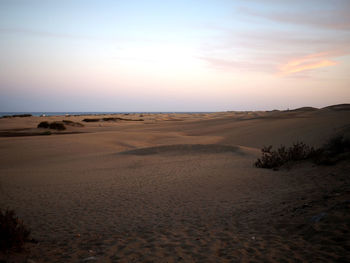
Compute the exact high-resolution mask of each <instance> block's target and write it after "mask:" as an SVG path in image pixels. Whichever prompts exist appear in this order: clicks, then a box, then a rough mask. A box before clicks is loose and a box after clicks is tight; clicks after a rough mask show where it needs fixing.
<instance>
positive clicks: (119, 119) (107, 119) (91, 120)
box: [83, 117, 143, 122]
mask: <svg viewBox="0 0 350 263" xmlns="http://www.w3.org/2000/svg"><path fill="white" fill-rule="evenodd" d="M83 121H85V122H99V121H143V119H124V118H118V117H106V118H88V119H83Z"/></svg>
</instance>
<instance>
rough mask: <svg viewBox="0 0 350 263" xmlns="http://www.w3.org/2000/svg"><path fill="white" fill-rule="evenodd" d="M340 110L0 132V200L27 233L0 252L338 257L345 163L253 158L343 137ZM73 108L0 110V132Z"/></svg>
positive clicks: (56, 258) (56, 257)
mask: <svg viewBox="0 0 350 263" xmlns="http://www.w3.org/2000/svg"><path fill="white" fill-rule="evenodd" d="M341 108H342V110H338V108H337V107H330V108H325V109H320V110H310V109H308V108H306V109H305V108H304V109H303V108H302V109H299V110H296V111H283V112H281V111H273V112H223V113H212V114H193V115H192V114H143V117H142V118H143V119H144V121H142V122H141V121H138V122H130V121H126V122H122V121H120V122H88V123H84V127H77V126H68V125H67V130H66V131H65V132H66V133H72V132H77V133H76V134H64V133H65V132H60V131H55V132H53V134H51V135H47V136H23V135H22V136H20V137H1V138H0V184H1V189H0V206H2V207H10V208H12V209H14V210H15V211H16V212H17V213H18V215H19V216H20V218H22V219H23V220H24V221H25V223H26V224H27V225H28V226H30V228H31V229H32V236H33V237H34V238H35V239H36V240H38V244H27V245H26V248H27V250H26V251H25V252H23V253H22V254H11V255H10V256H6V255H1V258H5V259H6V258H7V260H8V261H9V262H11V260H12V261H13V262H26V259H27V258H29V259H32V260H34V261H35V262H336V261H338V262H346V261H349V256H348V251H349V248H350V240H349V227H350V225H349V222H350V213H349V208H350V207H349V200H350V178H349V176H348V175H349V174H350V173H349V172H350V164H349V162H348V161H343V162H340V163H338V164H337V165H335V166H322V167H320V166H314V165H313V164H312V163H309V162H305V163H304V162H302V163H297V164H294V165H293V166H292V167H290V168H284V169H281V170H279V171H272V170H266V169H258V168H255V167H254V166H253V163H254V161H255V160H256V158H257V157H258V156H259V155H260V147H262V146H263V145H269V144H272V145H274V146H278V145H280V144H285V145H288V144H291V143H293V142H294V141H296V140H301V141H304V142H306V143H308V144H311V145H315V146H318V145H321V144H322V143H323V142H324V141H325V140H326V139H327V138H329V137H330V136H332V135H334V134H338V133H342V134H345V135H346V136H348V135H349V134H350V121H349V120H350V111H349V110H346V108H347V106H344V105H343V106H341ZM335 109H337V110H335ZM90 117H91V116H90ZM108 117H113V118H114V117H115V118H118V117H123V115H111V116H106V115H105V116H103V118H108ZM124 117H125V116H124ZM84 118H89V116H70V117H64V118H63V117H62V116H55V117H26V118H5V119H0V134H1V132H5V131H7V132H8V131H9V130H11V132H12V133H14V134H15V133H16V132H23V129H28V131H29V130H30V132H32V133H33V132H34V133H39V132H43V131H44V129H38V128H36V127H37V124H38V123H39V122H40V121H44V120H47V121H62V120H63V119H66V120H70V121H73V122H82V120H83V119H84ZM127 118H131V119H139V118H140V116H139V114H134V115H133V114H130V115H128V117H127ZM180 120H181V121H180ZM26 131H27V130H25V132H26ZM78 132H79V133H78ZM29 135H30V134H29ZM1 258H0V259H1Z"/></svg>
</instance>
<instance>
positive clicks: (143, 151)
mask: <svg viewBox="0 0 350 263" xmlns="http://www.w3.org/2000/svg"><path fill="white" fill-rule="evenodd" d="M227 152H230V153H239V154H243V152H242V151H240V148H239V147H237V146H229V145H220V144H175V145H162V146H157V147H147V148H140V149H136V150H131V151H125V152H122V153H121V154H132V155H153V154H207V153H227Z"/></svg>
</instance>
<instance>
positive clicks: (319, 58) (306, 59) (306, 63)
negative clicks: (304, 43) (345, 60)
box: [278, 50, 348, 76]
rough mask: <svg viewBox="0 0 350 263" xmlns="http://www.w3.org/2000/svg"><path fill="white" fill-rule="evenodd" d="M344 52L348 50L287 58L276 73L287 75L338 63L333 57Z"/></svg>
mask: <svg viewBox="0 0 350 263" xmlns="http://www.w3.org/2000/svg"><path fill="white" fill-rule="evenodd" d="M346 54H348V52H344V51H340V50H337V51H333V52H320V53H313V54H309V55H307V56H302V57H297V58H294V59H291V60H289V61H288V62H287V63H285V64H282V65H281V66H280V67H279V72H278V75H280V76H287V75H291V74H295V73H299V72H303V71H309V70H313V69H318V68H324V67H330V66H335V65H337V64H339V62H338V61H335V60H334V59H335V58H336V57H338V56H342V55H346Z"/></svg>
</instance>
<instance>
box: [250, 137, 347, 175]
mask: <svg viewBox="0 0 350 263" xmlns="http://www.w3.org/2000/svg"><path fill="white" fill-rule="evenodd" d="M261 152H262V156H261V157H260V158H258V160H257V161H256V162H255V163H254V165H255V166H256V167H258V168H267V169H274V170H276V169H278V168H279V167H281V166H283V165H285V164H288V163H292V162H296V161H303V160H311V161H313V162H314V163H315V164H318V165H333V164H336V163H337V162H338V161H341V160H345V159H347V158H349V157H350V140H349V139H346V138H345V137H344V136H343V135H338V136H335V137H332V138H331V139H329V140H328V141H327V142H326V143H325V144H324V145H323V146H322V147H320V148H318V149H315V148H313V147H310V146H308V145H306V144H305V143H303V142H297V143H294V144H293V145H292V146H290V147H285V146H283V145H281V146H280V147H279V148H278V149H277V150H273V149H272V146H271V145H270V146H268V147H266V146H264V147H263V148H262V149H261Z"/></svg>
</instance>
